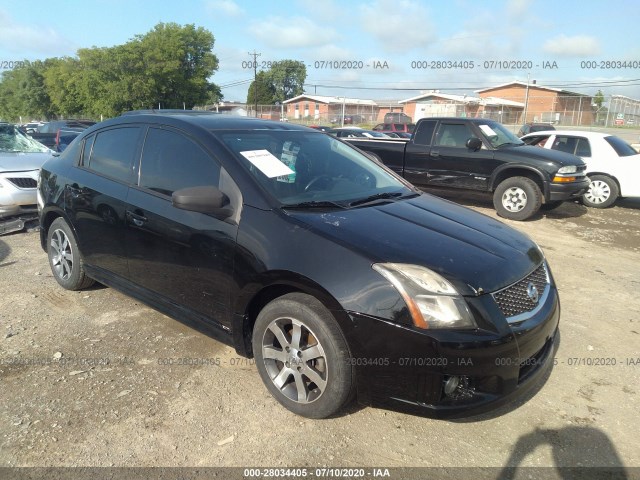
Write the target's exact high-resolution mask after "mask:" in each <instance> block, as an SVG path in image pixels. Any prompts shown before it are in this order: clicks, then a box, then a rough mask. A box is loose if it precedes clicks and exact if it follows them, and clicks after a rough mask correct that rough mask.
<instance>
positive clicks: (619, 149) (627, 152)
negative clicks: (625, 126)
mask: <svg viewBox="0 0 640 480" xmlns="http://www.w3.org/2000/svg"><path fill="white" fill-rule="evenodd" d="M604 139H605V141H606V142H607V143H608V144H609V145H611V147H612V148H613V149H614V150H615V151H616V153H617V154H618V156H619V157H630V156H631V155H637V154H638V152H636V151H635V150H634V149H633V147H632V146H631V145H629V144H628V143H627V142H625V141H624V140H622V139H621V138H619V137H614V136H609V137H604Z"/></svg>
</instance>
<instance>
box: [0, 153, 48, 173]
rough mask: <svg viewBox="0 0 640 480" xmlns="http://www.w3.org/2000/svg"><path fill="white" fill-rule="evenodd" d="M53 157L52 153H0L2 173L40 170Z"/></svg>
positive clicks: (0, 169)
mask: <svg viewBox="0 0 640 480" xmlns="http://www.w3.org/2000/svg"><path fill="white" fill-rule="evenodd" d="M51 157H52V155H51V154H50V153H15V152H0V172H26V171H28V170H38V169H39V168H40V167H42V164H43V163H44V162H45V161H47V160H48V159H50V158H51Z"/></svg>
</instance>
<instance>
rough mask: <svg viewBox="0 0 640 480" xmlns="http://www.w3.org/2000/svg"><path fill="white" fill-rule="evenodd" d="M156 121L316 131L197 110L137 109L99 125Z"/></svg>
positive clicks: (217, 127)
mask: <svg viewBox="0 0 640 480" xmlns="http://www.w3.org/2000/svg"><path fill="white" fill-rule="evenodd" d="M136 122H144V123H156V124H167V125H173V126H180V125H185V124H189V125H193V126H196V127H200V128H203V129H206V130H300V131H316V132H317V130H314V129H312V128H308V127H305V126H302V125H296V124H291V123H287V122H279V121H274V120H264V119H261V118H254V117H243V116H240V115H229V114H222V113H216V112H203V111H197V110H137V111H131V112H125V113H124V114H122V115H121V116H119V117H116V118H112V119H110V120H107V121H105V122H103V123H101V124H98V125H96V127H100V126H107V125H117V124H123V123H136Z"/></svg>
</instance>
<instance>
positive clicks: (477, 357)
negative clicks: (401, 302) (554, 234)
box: [349, 286, 560, 418]
mask: <svg viewBox="0 0 640 480" xmlns="http://www.w3.org/2000/svg"><path fill="white" fill-rule="evenodd" d="M483 297H484V298H483ZM489 297H490V295H484V296H482V297H477V298H475V299H472V300H471V301H470V306H471V308H472V309H473V310H475V311H476V314H481V315H483V316H485V318H486V316H494V315H496V311H495V309H496V307H495V302H493V300H492V299H491V298H489ZM350 316H351V320H352V322H353V325H354V328H353V332H352V335H354V338H349V344H350V346H351V347H352V358H351V359H350V360H349V361H350V362H351V363H352V365H354V366H355V368H356V378H357V389H358V401H359V402H360V403H363V404H365V405H371V406H375V407H381V408H386V409H391V410H397V411H402V412H405V413H412V414H416V415H421V416H427V417H438V418H454V417H466V416H471V415H476V414H479V413H482V412H484V411H487V410H491V409H494V408H496V407H498V406H500V405H503V404H505V403H507V402H510V401H513V400H516V399H518V398H521V397H522V396H523V395H525V394H526V393H527V392H528V391H529V390H531V389H532V388H533V387H535V386H536V385H538V384H539V380H540V379H541V378H542V377H544V376H545V373H547V372H548V371H549V369H550V368H551V367H552V365H553V363H554V362H553V357H554V354H555V351H556V349H557V343H558V339H559V334H558V322H559V318H560V304H559V299H558V295H557V290H556V289H555V287H554V286H552V288H551V291H550V294H549V295H548V296H547V298H546V301H545V303H544V305H542V306H541V308H540V310H538V311H537V313H536V315H535V316H534V317H532V318H529V319H527V320H524V321H522V322H520V323H518V324H511V325H509V324H507V323H506V322H505V325H504V326H503V327H502V328H496V331H488V330H485V329H479V330H477V331H455V330H449V331H444V330H440V331H438V330H433V331H429V330H422V331H418V330H417V329H411V328H404V327H401V326H398V325H397V324H394V323H391V322H387V321H381V320H380V319H376V318H373V317H368V316H364V315H359V314H351V315H350ZM453 377H457V379H459V380H460V382H459V386H458V387H457V388H456V389H454V390H453V392H449V393H446V391H445V386H446V385H447V382H448V380H450V379H451V378H453ZM449 387H450V385H449V386H447V388H449Z"/></svg>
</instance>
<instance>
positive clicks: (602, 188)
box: [582, 175, 620, 208]
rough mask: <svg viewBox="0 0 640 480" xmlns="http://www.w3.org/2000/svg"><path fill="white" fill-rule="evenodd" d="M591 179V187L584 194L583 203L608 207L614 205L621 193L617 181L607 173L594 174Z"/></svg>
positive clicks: (596, 206) (590, 205) (595, 206)
mask: <svg viewBox="0 0 640 480" xmlns="http://www.w3.org/2000/svg"><path fill="white" fill-rule="evenodd" d="M590 180H591V184H590V185H589V189H588V190H587V193H585V194H584V195H583V196H582V203H584V204H585V205H586V206H587V207H593V208H607V207H610V206H611V205H613V204H614V202H615V201H616V199H617V198H618V195H619V194H620V189H619V188H618V184H617V183H616V181H615V180H614V179H613V178H611V177H607V176H606V175H594V176H593V177H590Z"/></svg>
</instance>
